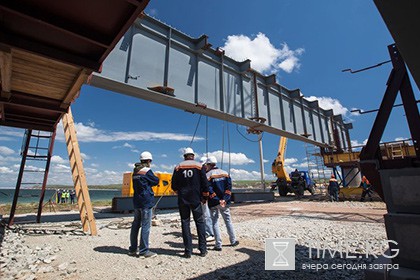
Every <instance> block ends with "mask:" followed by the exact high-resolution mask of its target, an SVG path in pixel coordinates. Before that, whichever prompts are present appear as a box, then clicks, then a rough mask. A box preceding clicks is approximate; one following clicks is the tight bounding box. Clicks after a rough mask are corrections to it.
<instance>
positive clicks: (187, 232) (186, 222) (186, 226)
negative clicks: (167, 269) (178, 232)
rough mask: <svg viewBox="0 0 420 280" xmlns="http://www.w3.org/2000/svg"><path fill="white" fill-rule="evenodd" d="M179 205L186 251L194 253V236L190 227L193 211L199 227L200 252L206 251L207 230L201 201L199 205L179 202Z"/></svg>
mask: <svg viewBox="0 0 420 280" xmlns="http://www.w3.org/2000/svg"><path fill="white" fill-rule="evenodd" d="M178 207H179V214H180V216H181V227H182V239H183V241H184V247H185V253H189V254H191V253H192V236H191V227H190V219H191V212H192V214H193V218H194V222H195V226H196V227H197V234H198V248H199V250H200V252H206V251H207V244H206V230H205V226H204V219H203V209H202V208H201V202H199V203H198V204H197V205H187V204H179V205H178Z"/></svg>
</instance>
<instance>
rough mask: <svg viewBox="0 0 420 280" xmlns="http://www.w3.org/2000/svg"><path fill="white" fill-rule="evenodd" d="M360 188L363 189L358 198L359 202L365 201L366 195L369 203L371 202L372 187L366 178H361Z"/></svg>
mask: <svg viewBox="0 0 420 280" xmlns="http://www.w3.org/2000/svg"><path fill="white" fill-rule="evenodd" d="M360 186H361V187H362V189H363V191H362V197H361V198H360V201H365V197H366V195H368V196H369V199H370V201H373V199H372V185H371V184H370V182H369V180H368V179H367V178H366V176H363V177H362V182H360Z"/></svg>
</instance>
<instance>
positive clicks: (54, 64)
mask: <svg viewBox="0 0 420 280" xmlns="http://www.w3.org/2000/svg"><path fill="white" fill-rule="evenodd" d="M13 57H19V58H20V59H22V60H25V61H27V62H29V63H30V64H34V63H35V64H36V65H38V66H46V67H49V68H51V69H67V71H68V72H73V73H77V71H79V69H80V67H77V66H73V65H71V64H67V63H64V62H60V61H57V60H54V59H50V58H46V57H43V56H40V55H35V54H32V53H30V52H27V51H20V50H18V49H13Z"/></svg>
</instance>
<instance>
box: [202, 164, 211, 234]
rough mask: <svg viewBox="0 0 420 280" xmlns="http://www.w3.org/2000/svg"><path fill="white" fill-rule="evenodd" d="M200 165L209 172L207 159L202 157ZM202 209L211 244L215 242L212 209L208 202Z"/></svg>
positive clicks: (204, 202) (203, 204) (205, 202)
mask: <svg viewBox="0 0 420 280" xmlns="http://www.w3.org/2000/svg"><path fill="white" fill-rule="evenodd" d="M200 163H201V165H202V166H203V168H204V169H205V170H206V172H207V166H208V165H207V157H201V158H200ZM201 207H202V208H203V218H204V223H205V227H206V241H207V242H211V241H214V231H213V223H212V221H211V217H210V209H209V206H208V203H207V200H205V201H203V202H202V204H201Z"/></svg>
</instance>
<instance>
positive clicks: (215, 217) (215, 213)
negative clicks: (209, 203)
mask: <svg viewBox="0 0 420 280" xmlns="http://www.w3.org/2000/svg"><path fill="white" fill-rule="evenodd" d="M219 212H220V214H222V217H223V220H224V221H225V225H226V230H227V233H228V235H229V241H230V244H233V243H235V242H236V237H235V232H234V230H233V225H232V220H231V218H230V209H229V205H226V207H222V206H220V205H216V206H214V207H211V208H210V215H211V220H212V222H213V230H214V237H215V239H216V247H217V248H222V237H221V234H220V228H219Z"/></svg>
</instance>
